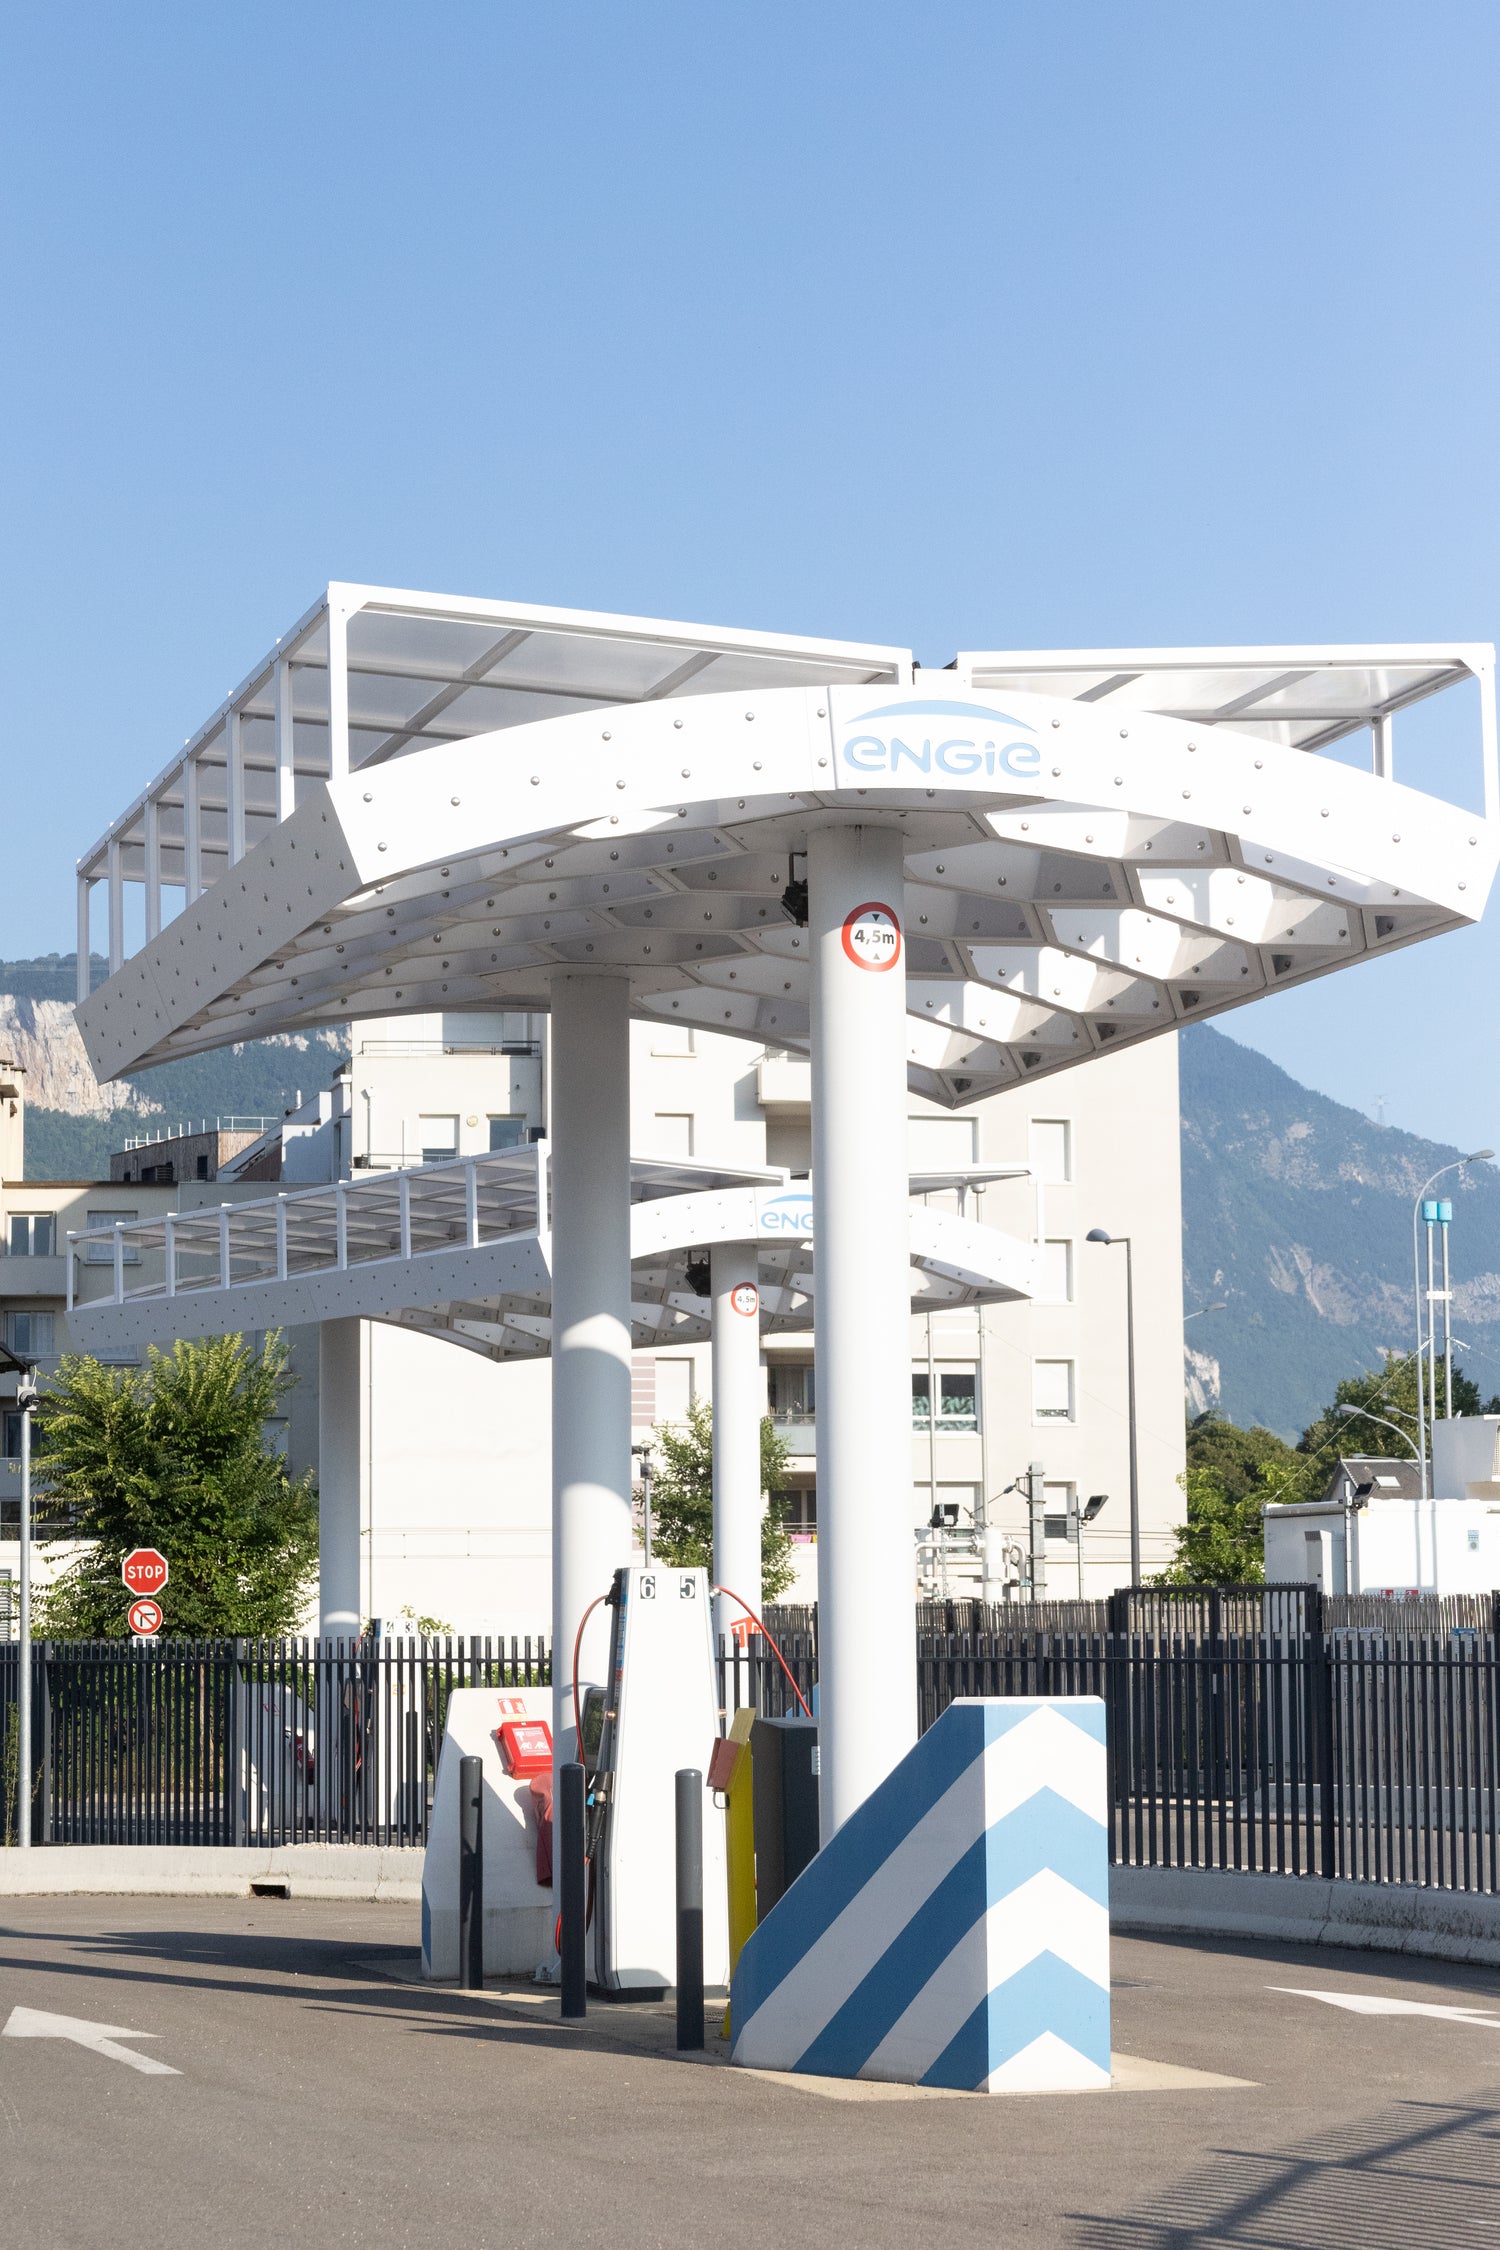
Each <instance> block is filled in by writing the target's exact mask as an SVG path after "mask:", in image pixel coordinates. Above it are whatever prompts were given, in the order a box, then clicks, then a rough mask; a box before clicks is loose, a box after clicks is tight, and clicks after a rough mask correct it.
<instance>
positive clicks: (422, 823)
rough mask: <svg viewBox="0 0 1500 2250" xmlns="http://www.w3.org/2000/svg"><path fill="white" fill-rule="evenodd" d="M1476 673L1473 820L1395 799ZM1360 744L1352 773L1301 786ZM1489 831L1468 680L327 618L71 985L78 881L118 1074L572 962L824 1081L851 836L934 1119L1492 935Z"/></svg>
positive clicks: (352, 592)
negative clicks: (882, 916)
mask: <svg viewBox="0 0 1500 2250" xmlns="http://www.w3.org/2000/svg"><path fill="white" fill-rule="evenodd" d="M1467 680H1473V681H1477V682H1478V684H1479V689H1480V695H1479V704H1480V723H1479V727H1478V729H1477V730H1476V731H1477V733H1478V736H1479V741H1478V743H1477V744H1476V748H1477V749H1478V750H1479V751H1481V752H1482V765H1483V774H1484V805H1485V813H1484V815H1483V816H1480V815H1476V814H1474V813H1472V812H1469V811H1466V810H1465V809H1463V807H1462V806H1460V805H1454V804H1450V803H1445V802H1443V801H1441V800H1439V799H1437V798H1435V797H1432V796H1428V795H1424V794H1421V793H1419V792H1417V791H1414V790H1412V789H1409V788H1407V787H1405V786H1404V785H1403V784H1401V783H1400V782H1398V781H1397V780H1396V779H1395V772H1394V747H1393V717H1394V714H1395V713H1397V712H1399V711H1400V710H1402V709H1404V708H1405V707H1406V706H1408V705H1410V704H1412V703H1414V702H1416V701H1418V700H1420V699H1422V698H1424V697H1428V696H1431V695H1434V694H1436V693H1438V692H1439V691H1441V690H1443V689H1446V688H1449V687H1451V686H1454V685H1456V684H1458V683H1460V682H1462V681H1467ZM1361 729H1367V730H1368V731H1369V735H1370V770H1369V771H1367V772H1362V771H1360V770H1358V769H1357V768H1356V767H1355V766H1353V765H1350V764H1347V763H1345V762H1343V760H1342V759H1329V758H1327V757H1324V756H1320V755H1316V754H1313V755H1309V753H1319V752H1322V751H1324V750H1326V749H1327V748H1328V746H1329V745H1330V744H1333V743H1335V742H1338V741H1341V740H1342V739H1343V738H1345V737H1347V736H1349V735H1352V734H1354V733H1356V732H1357V731H1359V730H1361ZM1496 803H1497V782H1496V751H1495V728H1494V709H1493V652H1492V651H1491V650H1490V649H1489V648H1488V647H1480V646H1474V645H1460V644H1452V645H1447V644H1444V645H1440V646H1414V647H1379V648H1365V647H1354V648H1348V647H1338V648H1249V649H1207V650H1201V649H1200V650H1160V649H1158V650H1119V649H1113V650H1089V651H1057V652H1029V653H1028V652H988V653H978V654H973V653H971V654H967V655H963V656H960V657H958V658H957V659H955V660H954V662H953V664H951V665H949V666H946V667H945V668H943V669H942V670H933V669H930V668H927V669H924V668H921V667H918V666H916V665H914V663H913V661H912V658H911V655H910V653H909V652H908V651H906V650H902V649H894V648H886V647H881V646H875V645H863V644H852V643H848V642H822V641H815V640H807V639H799V638H794V637H791V636H786V635H772V634H761V635H757V634H749V633H743V632H737V631H726V630H722V629H718V628H709V627H699V626H689V625H681V624H667V623H659V622H654V621H650V620H641V619H631V618H621V617H611V616H602V615H592V614H587V613H581V612H577V611H566V610H543V609H536V608H523V607H519V606H517V605H514V604H500V603H485V602H476V601H464V600H455V599H449V598H447V597H440V596H435V595H425V594H415V593H401V592H396V591H392V590H390V589H383V588H371V587H356V586H347V585H337V586H333V587H331V588H330V589H329V591H328V594H327V596H326V597H325V599H324V600H323V601H321V602H320V603H319V604H318V605H317V606H316V607H315V608H314V609H312V610H311V611H309V612H308V613H307V615H306V616H304V617H303V618H302V619H301V620H300V621H299V623H298V624H297V625H296V626H295V627H294V628H293V629H292V631H291V632H290V633H289V634H288V635H286V636H285V637H284V639H283V640H282V641H281V642H279V643H278V645H277V647H276V649H275V650H273V651H272V652H271V654H270V655H269V656H268V657H267V658H266V660H265V661H264V662H263V663H262V664H261V665H260V666H259V667H258V668H257V670H256V671H255V672H253V673H252V674H250V675H249V677H248V678H247V679H246V681H245V682H244V683H243V684H242V686H241V687H240V688H239V689H237V690H236V691H235V693H234V694H233V695H232V696H231V697H229V698H227V699H226V702H225V704H224V705H223V706H221V708H220V709H219V711H217V712H216V713H215V714H214V715H213V717H212V718H211V719H210V720H209V721H208V722H207V723H206V725H205V726H204V727H202V728H200V730H199V731H198V733H197V734H196V735H194V736H193V737H192V738H191V739H190V740H189V741H188V743H186V744H185V745H184V748H183V750H182V752H181V753H180V754H179V755H178V756H177V757H176V758H174V759H173V761H172V762H171V764H170V765H169V766H168V767H167V768H165V769H164V771H163V773H162V774H161V775H160V776H159V778H158V780H157V781H156V782H155V783H154V784H153V785H152V786H151V788H150V789H149V790H147V791H146V793H145V794H144V796H142V797H141V798H139V799H137V801H136V802H135V803H134V804H133V805H132V806H131V807H130V808H129V809H128V811H127V812H126V813H125V814H124V815H123V816H122V818H121V819H120V820H119V821H117V822H116V823H115V824H114V826H113V827H112V828H111V829H110V830H109V831H108V832H107V834H106V835H105V836H104V837H103V838H101V839H100V841H99V843H98V844H97V845H96V846H95V847H94V848H93V849H92V850H91V851H90V852H89V853H87V854H86V855H85V856H84V858H83V859H82V860H81V861H80V862H79V883H80V894H79V895H80V928H79V939H80V942H79V953H80V961H81V963H82V964H86V961H87V956H88V953H89V949H90V937H89V930H90V922H89V912H90V895H91V892H92V889H93V886H94V885H95V884H96V883H102V884H104V885H105V886H106V887H107V891H108V902H109V952H110V964H111V972H112V973H111V977H110V980H109V982H108V983H107V984H106V985H105V986H104V987H102V988H101V990H100V991H99V992H98V993H96V994H95V995H93V996H92V998H89V999H87V1000H85V1001H84V1003H83V1005H81V1007H80V1011H79V1021H80V1026H81V1028H82V1030H83V1034H84V1037H85V1040H86V1042H87V1045H88V1047H89V1051H90V1054H91V1057H92V1059H93V1061H94V1064H95V1067H96V1069H97V1070H98V1071H99V1073H100V1075H101V1076H102V1077H109V1076H114V1075H117V1074H119V1073H120V1072H122V1071H126V1070H132V1069H139V1068H141V1067H143V1066H145V1065H149V1064H152V1063H156V1062H160V1061H164V1060H166V1059H168V1058H169V1057H172V1056H174V1055H181V1054H188V1053H193V1052H198V1051H201V1050H204V1049H208V1048H212V1047H216V1046H221V1045H225V1044H227V1043H229V1042H232V1041H238V1040H243V1039H247V1038H254V1037H256V1036H258V1035H260V1034H263V1033H266V1032H271V1031H277V1032H295V1031H302V1030H307V1029H311V1028H313V1027H315V1026H318V1025H323V1024H328V1023H337V1022H342V1021H345V1020H348V1019H350V1018H358V1017H367V1016H390V1015H398V1014H402V1013H431V1012H461V1011H463V1010H466V1009H489V1008H499V1007H503V1008H538V1009H544V1008H546V1007H547V1006H548V1004H549V993H550V985H551V980H552V978H553V977H554V975H556V974H557V973H559V972H560V971H567V970H570V969H571V970H578V969H593V970H606V971H611V972H613V973H614V974H616V975H618V976H620V977H622V978H625V979H627V980H628V983H629V987H630V999H631V1007H632V1009H633V1011H634V1012H635V1013H636V1014H637V1015H640V1016H644V1017H648V1018H657V1019H661V1018H666V1019H668V1020H675V1021H678V1022H682V1023H690V1024H696V1025H698V1026H700V1027H702V1028H705V1029H712V1030H715V1031H721V1032H729V1033H733V1034H737V1035H740V1036H743V1037H745V1038H747V1039H751V1040H754V1041H756V1042H758V1043H760V1044H762V1045H769V1046H772V1047H778V1048H782V1049H785V1050H787V1051H790V1052H795V1053H806V1052H807V1051H808V1049H809V1042H810V1020H809V1011H810V972H809V952H810V942H811V941H810V938H809V935H808V932H807V931H806V929H805V928H804V927H803V926H802V922H801V919H800V915H801V908H800V904H799V883H798V878H799V874H800V873H801V872H802V868H801V863H800V859H799V855H800V854H801V853H802V852H803V851H804V850H805V847H806V841H807V837H808V834H809V833H810V832H811V830H813V829H814V828H819V827H826V826H829V825H839V824H843V823H848V822H864V823H867V824H870V825H874V826H884V827H899V828H900V830H901V833H902V835H903V838H904V846H905V852H904V856H905V918H904V965H905V973H906V996H907V998H906V1013H907V1028H908V1070H909V1079H910V1083H911V1084H912V1086H913V1087H914V1088H915V1090H917V1091H918V1092H920V1093H923V1094H925V1095H928V1096H930V1097H931V1098H933V1099H935V1100H937V1101H939V1102H941V1103H944V1104H946V1105H950V1106H955V1105H961V1104H963V1103H965V1102H969V1101H973V1100H977V1099H978V1098H980V1097H981V1096H983V1095H985V1094H989V1093H992V1092H995V1091H997V1090H1000V1089H1002V1088H1005V1087H1007V1086H1012V1085H1016V1084H1019V1083H1023V1082H1025V1081H1026V1080H1027V1079H1029V1078H1034V1077H1044V1076H1046V1075H1048V1074H1049V1073H1051V1072H1053V1071H1055V1070H1058V1069H1061V1068H1065V1067H1067V1066H1069V1065H1071V1064H1073V1063H1076V1062H1080V1061H1083V1060H1085V1059H1086V1058H1088V1057H1089V1056H1091V1055H1094V1054H1097V1053H1100V1052H1103V1051H1105V1050H1107V1049H1109V1048H1112V1047H1118V1046H1122V1045H1125V1044H1128V1043H1130V1042H1131V1041H1132V1040H1134V1039H1137V1038H1141V1037H1146V1036H1150V1035H1151V1034H1152V1033H1154V1032H1157V1031H1163V1030H1168V1029H1171V1028H1172V1027H1174V1026H1175V1025H1177V1024H1180V1023H1183V1022H1186V1021H1190V1020H1197V1019H1198V1018H1200V1017H1206V1016H1210V1015H1214V1014H1217V1013H1219V1012H1221V1011H1222V1010H1225V1009H1227V1008H1231V1007H1235V1006H1238V1005H1241V1004H1242V1003H1244V1002H1245V1001H1247V1000H1250V999H1254V998H1256V997H1258V996H1259V995H1260V994H1262V993H1264V992H1267V991H1271V990H1281V989H1284V988H1286V987H1287V986H1290V985H1293V984H1297V983H1300V982H1302V981H1305V980H1306V979H1308V978H1310V977H1314V976H1319V975H1323V974H1326V973H1327V972H1328V971H1330V970H1332V969H1335V968H1339V967H1341V966H1344V965H1345V964H1347V963H1349V962H1352V961H1355V960H1358V959H1361V958H1365V957H1368V956H1370V955H1372V954H1375V953H1379V952H1383V951H1389V950H1391V949H1393V948H1394V947H1397V946H1400V945H1404V944H1408V943H1410V942H1412V941H1413V940H1415V939H1417V938H1420V937H1425V936H1429V935H1432V934H1435V933H1437V932H1439V931H1442V930H1446V929H1453V928H1457V927H1460V926H1462V925H1463V924H1464V923H1466V922H1470V921H1473V920H1475V919H1477V917H1478V915H1479V914H1480V912H1481V911H1482V908H1483V905H1484V901H1485V898H1486V896H1487V893H1488V890H1489V885H1490V881H1491V878H1492V875H1493V871H1494V864H1495V858H1496V835H1495V827H1494V815H1495V812H1496ZM131 885H140V886H141V887H142V888H143V891H144V917H143V926H144V943H143V944H141V945H140V947H139V949H138V950H136V951H135V952H134V953H133V954H132V956H131V957H130V958H129V959H127V957H126V945H125V930H126V913H125V894H126V889H127V886H131ZM174 890H175V891H176V893H177V894H178V895H177V896H172V895H171V894H172V893H173V892H174ZM164 894H166V895H167V896H166V902H167V904H168V905H169V906H170V907H171V908H172V909H176V908H177V906H178V897H180V901H181V906H180V911H175V912H174V914H173V918H172V919H170V920H164ZM133 920H134V917H133V916H132V921H133ZM81 973H82V974H83V975H84V976H85V977H86V966H85V967H84V968H83V970H82V972H81Z"/></svg>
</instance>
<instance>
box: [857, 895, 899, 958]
mask: <svg viewBox="0 0 1500 2250" xmlns="http://www.w3.org/2000/svg"><path fill="white" fill-rule="evenodd" d="M844 951H845V953H846V954H847V955H848V956H849V959H850V960H851V961H852V962H853V963H854V966H855V967H856V969H874V970H876V971H880V970H883V969H894V968H895V966H896V963H897V962H898V961H899V960H900V958H901V924H900V922H899V921H898V920H897V918H896V914H895V910H894V909H893V908H892V907H889V906H883V905H882V904H881V902H880V900H879V899H878V898H872V899H867V900H866V901H865V903H864V905H863V906H856V907H855V908H854V910H853V911H852V913H849V914H846V915H845V916H844Z"/></svg>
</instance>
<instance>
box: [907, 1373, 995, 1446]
mask: <svg viewBox="0 0 1500 2250" xmlns="http://www.w3.org/2000/svg"><path fill="white" fill-rule="evenodd" d="M937 1379H938V1424H937V1426H938V1429H939V1430H940V1431H941V1430H977V1429H978V1427H979V1370H978V1368H977V1367H940V1368H939V1369H938V1371H937ZM931 1412H932V1405H931V1386H930V1378H929V1376H928V1373H927V1370H926V1368H925V1367H924V1368H923V1369H922V1371H921V1373H920V1374H917V1373H913V1375H912V1379H911V1426H912V1428H913V1429H914V1430H925V1429H926V1428H927V1427H928V1426H929V1422H930V1418H931Z"/></svg>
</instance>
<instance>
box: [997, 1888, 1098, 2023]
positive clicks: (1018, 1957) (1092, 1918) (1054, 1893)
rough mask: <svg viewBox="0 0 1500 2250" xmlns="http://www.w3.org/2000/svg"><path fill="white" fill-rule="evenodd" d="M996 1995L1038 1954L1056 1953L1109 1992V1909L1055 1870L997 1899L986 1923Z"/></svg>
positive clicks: (1082, 1974) (1090, 1980)
mask: <svg viewBox="0 0 1500 2250" xmlns="http://www.w3.org/2000/svg"><path fill="white" fill-rule="evenodd" d="M984 1927H985V1933H986V1939H987V1943H988V1948H989V1950H988V1962H989V1986H990V1990H991V1991H992V1992H993V1991H994V1990H995V1988H996V1986H997V1985H1002V1984H1004V1983H1005V1982H1006V1981H1007V1979H1008V1978H1010V1977H1013V1976H1014V1975H1015V1974H1016V1972H1017V1971H1018V1970H1019V1969H1024V1968H1025V1966H1026V1964H1027V1962H1028V1961H1034V1960H1035V1959H1036V1957H1037V1955H1038V1954H1039V1953H1055V1954H1056V1955H1057V1958H1058V1960H1059V1961H1066V1962H1067V1964H1068V1967H1069V1968H1070V1969H1076V1970H1077V1971H1078V1974H1079V1975H1080V1976H1081V1977H1087V1978H1088V1980H1089V1982H1090V1984H1099V1985H1103V1987H1104V1989H1105V1991H1106V1992H1107V1991H1108V1990H1109V1908H1108V1907H1107V1906H1101V1905H1100V1904H1099V1902H1098V1900H1097V1899H1092V1898H1090V1897H1089V1895H1088V1893H1087V1892H1086V1891H1080V1890H1079V1889H1078V1888H1077V1887H1076V1886H1075V1885H1074V1884H1072V1883H1070V1882H1069V1881H1068V1880H1067V1878H1066V1877H1065V1876H1063V1875H1060V1874H1059V1873H1058V1871H1057V1869H1056V1868H1055V1867H1043V1868H1040V1869H1039V1870H1038V1871H1037V1873H1036V1874H1035V1875H1033V1876H1032V1877H1031V1878H1030V1880H1029V1881H1028V1882H1025V1883H1021V1884H1018V1885H1017V1887H1016V1889H1015V1890H1013V1891H1011V1892H1009V1893H1008V1894H1007V1895H1006V1897H1004V1898H1002V1899H997V1900H996V1901H995V1904H994V1905H993V1906H992V1907H991V1908H990V1910H989V1912H988V1914H987V1915H986V1916H985V1918H984Z"/></svg>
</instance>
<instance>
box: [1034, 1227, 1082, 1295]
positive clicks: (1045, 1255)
mask: <svg viewBox="0 0 1500 2250" xmlns="http://www.w3.org/2000/svg"><path fill="white" fill-rule="evenodd" d="M1036 1301H1037V1303H1038V1304H1039V1305H1071V1304H1072V1302H1073V1245H1072V1243H1071V1242H1050V1241H1049V1242H1044V1243H1043V1244H1042V1256H1041V1268H1040V1271H1039V1273H1038V1275H1037V1300H1036Z"/></svg>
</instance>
